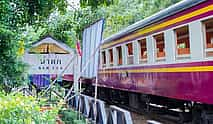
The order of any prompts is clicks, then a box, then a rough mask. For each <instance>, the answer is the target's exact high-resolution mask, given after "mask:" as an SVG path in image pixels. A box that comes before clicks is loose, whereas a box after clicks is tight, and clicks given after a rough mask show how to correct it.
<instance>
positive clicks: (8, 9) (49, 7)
mask: <svg viewBox="0 0 213 124" xmlns="http://www.w3.org/2000/svg"><path fill="white" fill-rule="evenodd" d="M66 6H67V1H66V0H1V1H0V23H1V24H4V25H7V26H11V27H10V28H11V29H14V28H15V29H17V28H18V27H19V28H20V27H22V26H23V25H24V24H36V23H37V24H39V23H40V22H41V21H44V20H45V19H47V18H48V17H49V15H50V14H51V13H52V12H54V11H56V10H58V11H59V12H61V13H65V11H66Z"/></svg>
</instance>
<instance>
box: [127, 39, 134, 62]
mask: <svg viewBox="0 0 213 124" xmlns="http://www.w3.org/2000/svg"><path fill="white" fill-rule="evenodd" d="M126 46H127V51H128V56H127V63H128V64H133V46H132V43H128V44H127V45H126Z"/></svg>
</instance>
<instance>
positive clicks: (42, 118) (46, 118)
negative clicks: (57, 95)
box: [0, 93, 58, 124]
mask: <svg viewBox="0 0 213 124" xmlns="http://www.w3.org/2000/svg"><path fill="white" fill-rule="evenodd" d="M41 105H42V104H41V102H38V101H37V100H36V99H35V98H34V97H31V96H23V95H21V94H16V95H12V94H9V95H5V94H3V93H0V124H55V123H56V116H57V115H58V110H57V108H56V107H53V106H51V108H52V109H51V110H45V111H43V112H41V110H40V106H41Z"/></svg>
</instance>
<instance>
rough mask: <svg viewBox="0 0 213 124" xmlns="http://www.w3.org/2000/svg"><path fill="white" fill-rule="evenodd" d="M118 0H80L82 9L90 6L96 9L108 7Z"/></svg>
mask: <svg viewBox="0 0 213 124" xmlns="http://www.w3.org/2000/svg"><path fill="white" fill-rule="evenodd" d="M117 1H118V0H80V5H81V7H82V8H84V7H87V6H91V7H92V8H97V7H98V6H100V5H101V6H109V5H110V4H113V3H116V2H117Z"/></svg>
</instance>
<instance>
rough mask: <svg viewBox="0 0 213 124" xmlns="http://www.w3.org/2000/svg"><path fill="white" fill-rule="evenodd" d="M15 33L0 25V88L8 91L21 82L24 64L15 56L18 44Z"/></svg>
mask: <svg viewBox="0 0 213 124" xmlns="http://www.w3.org/2000/svg"><path fill="white" fill-rule="evenodd" d="M15 40H16V39H15V34H14V33H13V32H11V31H10V30H8V29H6V28H5V27H3V26H2V25H1V26H0V48H1V49H0V53H1V54H0V60H1V61H0V65H1V66H0V89H3V90H5V91H6V92H10V90H11V88H12V87H14V86H17V85H18V84H20V83H22V82H23V80H22V74H23V72H24V65H23V63H22V62H21V61H20V60H19V59H18V57H17V49H18V45H17V44H16V43H17V42H16V41H15Z"/></svg>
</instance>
